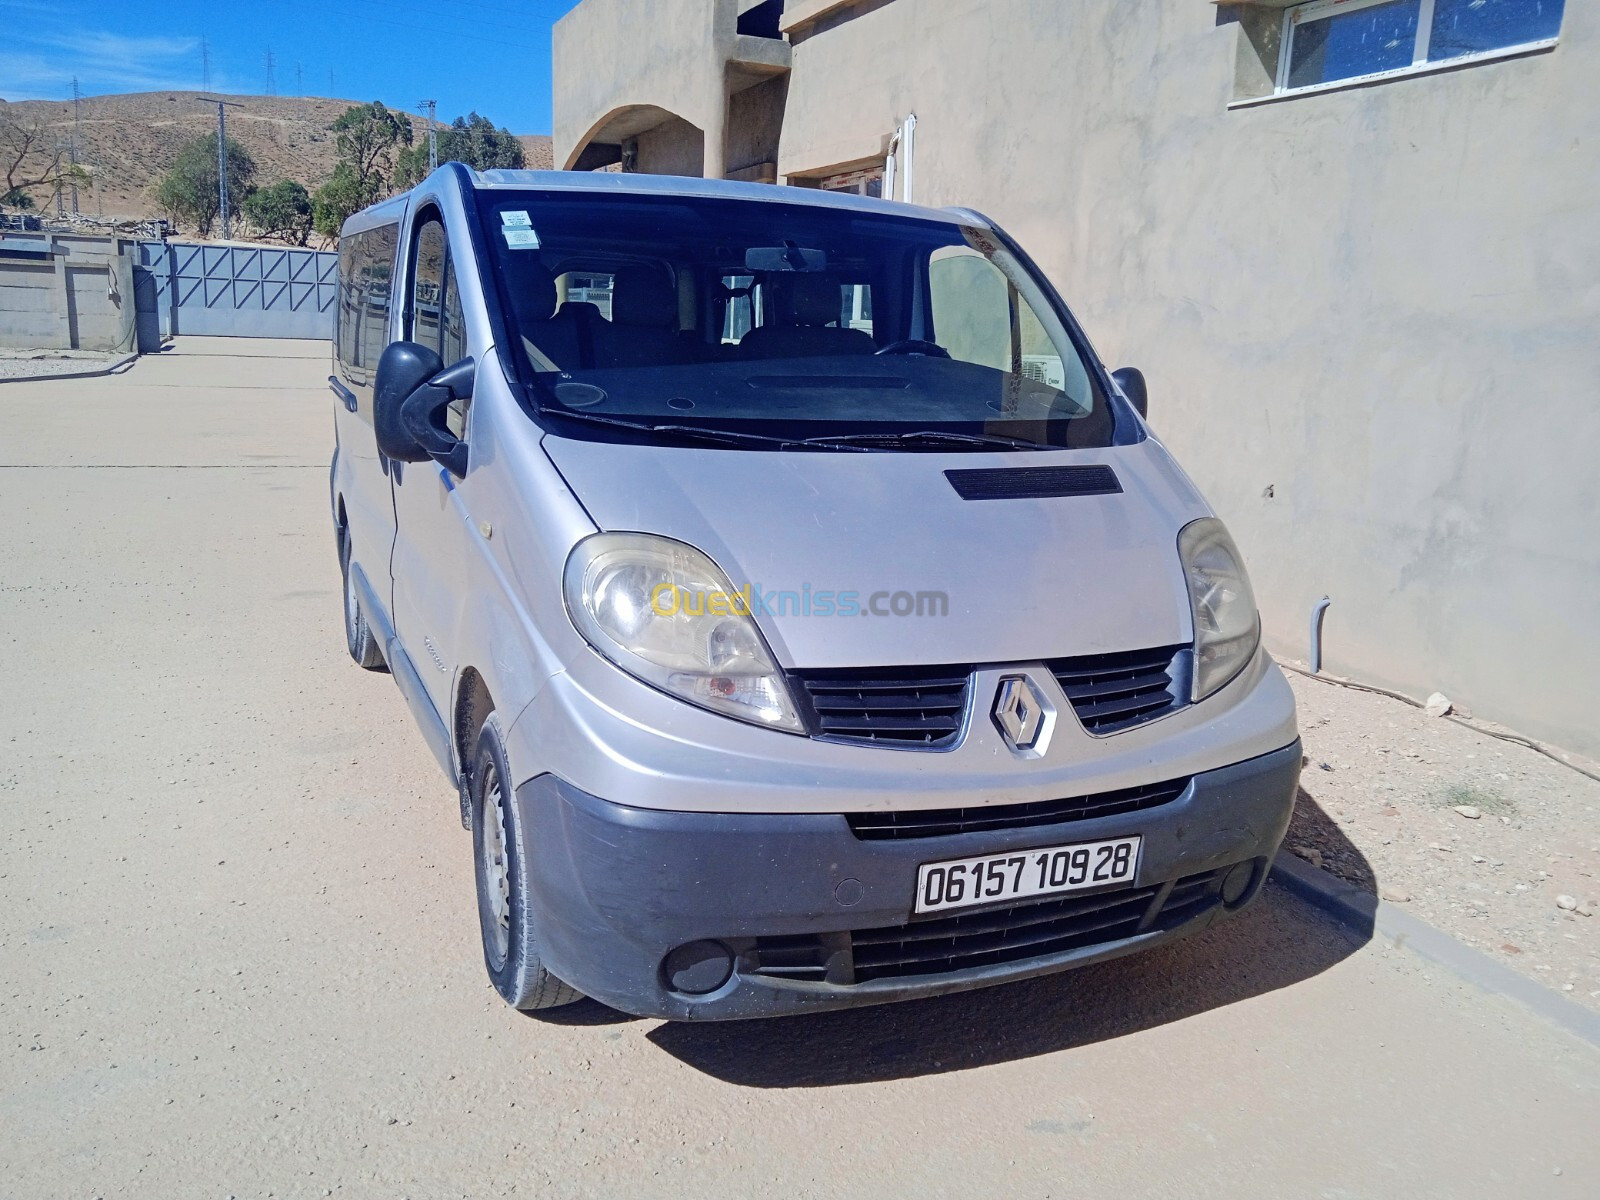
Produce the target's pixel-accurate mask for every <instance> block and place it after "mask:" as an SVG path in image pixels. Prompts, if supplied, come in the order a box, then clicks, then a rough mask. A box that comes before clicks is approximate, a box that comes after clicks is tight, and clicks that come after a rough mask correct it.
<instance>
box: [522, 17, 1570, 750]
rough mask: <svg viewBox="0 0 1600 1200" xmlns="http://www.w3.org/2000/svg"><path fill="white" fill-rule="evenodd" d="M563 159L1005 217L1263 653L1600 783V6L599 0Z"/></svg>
mask: <svg viewBox="0 0 1600 1200" xmlns="http://www.w3.org/2000/svg"><path fill="white" fill-rule="evenodd" d="M1563 8H1565V11H1563ZM913 117H914V120H913ZM554 154H555V162H556V164H557V165H558V166H561V167H565V168H569V169H596V168H609V169H613V170H614V169H618V168H619V167H620V169H622V170H627V171H651V172H665V173H676V174H691V175H699V174H705V175H712V176H725V177H727V178H732V179H746V180H762V181H772V182H781V183H787V184H794V185H800V186H806V187H826V188H840V189H845V190H851V191H859V192H864V193H867V194H871V195H878V194H882V195H884V196H889V197H892V198H896V199H905V198H912V199H914V200H915V201H916V202H917V203H919V204H928V205H957V204H959V205H963V206H968V207H972V208H976V209H979V210H981V211H983V212H985V213H987V214H988V215H990V216H992V217H994V218H995V219H996V220H998V221H1000V222H1001V223H1002V224H1003V225H1005V226H1006V227H1007V228H1008V229H1010V230H1011V231H1012V232H1013V233H1014V234H1016V235H1017V236H1018V238H1019V239H1020V240H1021V241H1022V242H1023V244H1024V245H1025V246H1027V247H1028V248H1029V249H1030V250H1031V252H1032V253H1033V254H1034V256H1035V257H1036V258H1038V259H1039V261H1040V263H1041V265H1042V266H1043V267H1044V268H1045V270H1046V271H1048V272H1049V273H1050V274H1051V276H1052V277H1053V278H1054V279H1055V280H1056V282H1057V283H1058V284H1059V285H1060V286H1061V290H1062V292H1063V294H1064V295H1065V296H1066V297H1067V299H1068V302H1069V303H1070V304H1072V305H1073V307H1074V309H1075V311H1076V312H1077V314H1078V316H1079V317H1080V319H1081V320H1082V321H1083V323H1084V325H1085V326H1086V328H1087V329H1088V331H1089V334H1090V336H1091V337H1092V338H1093V339H1094V341H1095V344H1096V346H1097V347H1098V348H1099V350H1100V352H1101V353H1102V354H1103V355H1104V356H1105V357H1106V359H1107V361H1108V365H1111V366H1117V365H1121V364H1123V363H1132V364H1134V365H1137V366H1140V367H1142V368H1143V369H1144V371H1145V373H1146V375H1147V376H1148V378H1149V381H1150V390H1151V422H1152V424H1153V426H1154V428H1155V429H1156V431H1157V432H1158V433H1159V435H1160V436H1161V437H1162V438H1163V439H1165V440H1166V441H1167V442H1168V443H1170V444H1171V445H1172V446H1173V447H1174V449H1175V450H1176V451H1177V452H1178V454H1179V457H1180V460H1181V461H1182V462H1183V463H1184V464H1185V466H1186V467H1187V468H1188V469H1189V470H1190V471H1192V472H1193V473H1194V474H1195V476H1196V481H1197V482H1198V483H1199V484H1200V486H1201V487H1202V488H1203V489H1204V491H1205V493H1206V495H1207V496H1208V497H1210V499H1211V500H1212V502H1213V503H1214V504H1215V505H1216V506H1217V507H1218V509H1219V510H1220V512H1221V514H1222V516H1223V517H1224V518H1225V519H1226V520H1227V522H1228V523H1229V525H1230V526H1231V528H1232V529H1233V532H1234V534H1235V536H1236V537H1237V539H1238V541H1239V542H1240V544H1241V545H1242V547H1243V548H1244V550H1245V553H1246V554H1247V556H1248V558H1249V562H1250V568H1251V572H1252V574H1253V577H1254V580H1255V585H1256V590H1257V593H1258V595H1259V599H1260V602H1261V607H1262V613H1263V618H1264V621H1265V626H1266V630H1267V636H1268V644H1269V645H1270V646H1272V647H1273V648H1274V649H1276V650H1278V651H1280V652H1287V653H1288V654H1290V655H1293V656H1297V657H1304V656H1305V653H1306V641H1307V633H1306V625H1307V618H1308V614H1309V613H1310V611H1311V608H1312V605H1313V603H1314V602H1315V601H1316V600H1317V599H1318V598H1319V597H1320V596H1322V595H1323V594H1324V593H1326V594H1328V595H1329V596H1331V597H1332V599H1333V605H1332V608H1331V609H1330V611H1329V614H1328V618H1327V622H1326V632H1325V643H1324V645H1325V661H1326V664H1327V667H1328V669H1330V670H1332V671H1335V672H1339V673H1344V674H1349V675H1352V676H1356V677H1359V678H1362V679H1365V680H1369V681H1373V682H1377V683H1381V684H1386V685H1389V686H1393V687H1396V688H1399V689H1402V690H1404V691H1406V692H1408V693H1410V694H1412V695H1416V696H1423V695H1426V694H1427V693H1429V692H1432V691H1434V690H1439V691H1443V692H1445V693H1446V694H1448V695H1449V696H1451V697H1452V698H1453V699H1454V700H1455V701H1456V702H1457V703H1458V704H1461V705H1463V706H1465V707H1467V708H1469V709H1471V710H1472V711H1473V712H1474V713H1475V714H1477V715H1480V716H1485V717H1490V718H1493V719H1496V720H1499V721H1503V722H1505V723H1506V724H1508V725H1511V726H1513V727H1515V728H1518V729H1520V730H1522V731H1524V732H1527V733H1530V734H1534V735H1537V736H1540V737H1544V738H1547V739H1550V740H1552V741H1554V742H1556V743H1558V744H1561V745H1564V746H1567V747H1569V748H1571V749H1574V750H1579V751H1582V752H1585V753H1588V754H1600V717H1597V714H1600V466H1597V459H1600V205H1597V203H1596V196H1597V195H1600V9H1597V7H1596V6H1595V5H1593V4H1579V3H1566V4H1565V5H1563V0H1314V2H1311V3H1302V4H1288V3H1285V2H1284V0H1257V2H1255V3H1242V4H1212V3H1207V2H1206V0H1071V2H1066V0H789V2H788V3H787V4H785V3H782V2H781V0H764V2H762V3H751V2H750V0H583V3H581V4H579V5H578V6H577V7H576V8H575V9H574V10H573V11H572V12H571V13H569V14H568V15H567V16H566V17H565V18H564V19H563V20H561V21H560V22H559V23H558V24H557V26H556V31H555V145H554ZM1071 619H1072V600H1071V597H1069V596H1068V597H1063V598H1062V620H1064V621H1070V620H1071Z"/></svg>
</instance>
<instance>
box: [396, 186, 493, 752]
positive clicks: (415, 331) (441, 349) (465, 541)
mask: <svg viewBox="0 0 1600 1200" xmlns="http://www.w3.org/2000/svg"><path fill="white" fill-rule="evenodd" d="M410 245H411V249H410V259H409V262H408V270H407V271H406V276H405V286H406V288H407V291H406V298H405V311H404V315H403V318H402V323H403V326H404V329H403V333H402V336H404V337H406V338H408V339H410V340H411V341H414V342H420V343H421V344H423V345H425V346H427V347H429V348H430V349H433V350H436V351H437V352H438V354H439V357H440V358H441V359H442V360H443V361H444V364H445V365H446V366H450V365H451V364H453V363H456V362H459V361H460V360H461V359H463V358H465V357H466V354H467V349H466V335H465V331H464V329H463V326H462V320H461V297H460V292H459V291H458V290H457V288H456V281H455V271H454V264H453V263H452V262H451V261H450V254H449V241H448V239H447V238H446V236H445V227H444V224H443V221H442V220H441V218H440V216H439V213H438V211H437V210H436V209H429V208H425V209H423V210H422V212H421V213H420V215H418V216H417V218H416V225H415V236H414V237H413V238H412V239H411V243H410ZM466 408H467V406H466V405H465V404H461V403H458V404H457V405H456V407H455V408H453V409H452V411H451V416H450V424H451V426H452V429H453V432H455V433H456V435H457V436H458V437H461V438H463V439H465V438H466V420H467V411H466ZM392 478H393V480H394V513H395V539H394V559H393V563H392V568H393V574H394V622H395V631H396V633H398V634H399V637H400V641H401V644H402V645H404V646H405V648H406V651H407V652H408V653H409V654H410V656H411V661H412V665H413V666H414V667H415V668H416V670H417V674H418V675H419V676H421V678H422V681H423V685H424V686H425V687H426V688H427V691H428V696H429V698H430V699H431V700H432V701H433V704H434V708H435V709H436V710H437V711H438V713H439V715H440V717H441V718H442V719H443V720H444V721H445V723H446V725H448V724H449V723H450V702H451V696H452V690H453V686H454V682H455V673H456V669H457V666H458V662H457V652H458V646H457V638H456V626H457V622H458V621H459V619H460V614H461V611H462V609H463V607H464V606H463V595H462V588H463V583H464V581H465V580H466V579H469V578H472V577H473V575H472V573H471V572H469V571H468V569H467V567H468V556H469V555H471V554H473V553H474V552H475V551H474V546H473V539H474V538H475V537H476V536H477V535H476V534H475V533H474V531H473V528H472V524H471V515H470V514H469V513H468V511H467V507H466V504H465V503H464V501H463V498H462V496H461V493H460V492H459V491H457V489H456V484H457V483H458V482H459V481H458V480H457V479H456V478H455V477H454V476H452V475H451V474H450V473H449V472H448V471H447V470H445V469H444V468H443V467H441V466H440V465H439V464H438V463H436V462H433V461H432V460H431V459H430V460H426V461H424V462H417V463H395V464H394V466H393V470H392Z"/></svg>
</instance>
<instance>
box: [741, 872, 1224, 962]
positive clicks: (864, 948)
mask: <svg viewBox="0 0 1600 1200" xmlns="http://www.w3.org/2000/svg"><path fill="white" fill-rule="evenodd" d="M1226 873H1227V868H1218V869H1216V870H1214V871H1206V872H1204V873H1202V874H1198V875H1189V876H1186V877H1184V878H1183V879H1180V880H1178V882H1177V883H1175V884H1173V885H1172V889H1171V891H1170V892H1168V893H1167V895H1166V896H1165V898H1162V894H1161V893H1162V885H1160V884H1157V885H1155V886H1152V887H1138V888H1120V889H1118V890H1116V891H1112V892H1098V893H1095V894H1093V895H1087V896H1064V897H1061V898H1059V899H1055V900H1043V901H1034V902H1031V903H1028V904H1019V905H1016V906H1015V907H1012V908H1001V909H990V910H988V911H983V912H971V913H962V914H959V915H956V916H946V917H934V918H931V919H929V920H924V921H912V922H910V923H908V924H905V925H891V926H888V927H886V928H883V929H857V930H854V931H852V932H850V933H848V934H822V935H816V934H800V935H788V936H784V937H761V938H756V939H755V943H756V944H755V949H754V950H753V951H752V952H751V953H750V954H749V955H748V956H747V958H746V961H745V963H744V965H743V967H742V968H741V969H742V970H743V971H744V973H746V974H750V975H764V976H769V977H778V978H784V979H809V980H815V981H821V980H823V979H827V978H831V979H833V980H834V981H835V982H839V983H849V982H855V983H866V982H867V981H869V980H873V979H890V978H901V977H905V976H914V975H938V974H943V973H945V972H950V971H964V970H969V969H972V968H976V967H986V966H993V965H995V964H998V963H1009V962H1022V961H1025V960H1027V959H1031V958H1043V957H1045V956H1046V955H1051V954H1059V953H1061V952H1063V951H1067V950H1078V949H1083V948H1085V947H1088V946H1099V945H1103V944H1105V943H1107V942H1114V941H1121V940H1122V939H1124V938H1130V937H1133V936H1134V935H1135V934H1138V933H1148V932H1153V931H1165V930H1169V929H1175V928H1177V927H1178V926H1179V925H1181V924H1183V923H1184V922H1185V921H1188V920H1190V919H1191V918H1193V917H1196V916H1199V915H1200V914H1202V913H1204V912H1205V911H1206V910H1208V909H1210V908H1212V907H1214V906H1215V905H1216V904H1218V903H1219V901H1220V890H1221V886H1222V877H1223V876H1224V875H1225V874H1226ZM1158 900H1159V901H1160V905H1161V907H1160V910H1159V911H1157V912H1154V913H1152V911H1151V909H1152V906H1153V905H1154V904H1155V903H1156V902H1157V901H1158ZM846 939H847V942H848V944H847V946H846V945H845V942H846ZM846 950H847V951H848V953H847V954H846V953H844V952H845V951H846ZM830 955H832V961H833V963H834V966H833V974H832V975H831V976H830V974H829V969H828V966H827V964H828V963H829V961H830Z"/></svg>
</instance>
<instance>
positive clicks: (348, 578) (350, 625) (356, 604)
mask: <svg viewBox="0 0 1600 1200" xmlns="http://www.w3.org/2000/svg"><path fill="white" fill-rule="evenodd" d="M360 619H361V601H359V600H357V599H356V579H355V574H354V573H353V572H352V571H351V570H350V567H349V564H348V563H347V564H346V565H345V569H344V632H345V637H347V638H349V639H350V645H351V646H352V647H354V646H355V644H356V625H357V622H358V621H360Z"/></svg>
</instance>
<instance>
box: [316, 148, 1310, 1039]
mask: <svg viewBox="0 0 1600 1200" xmlns="http://www.w3.org/2000/svg"><path fill="white" fill-rule="evenodd" d="M330 384H331V386H332V390H333V392H334V394H335V395H336V397H337V399H338V404H337V405H336V407H335V410H334V417H335V431H336V434H337V448H336V450H335V453H334V459H333V467H332V497H331V499H332V512H333V521H334V528H335V532H336V535H337V542H338V551H339V561H340V563H341V566H342V568H343V573H344V616H345V632H346V636H347V640H348V645H349V651H350V654H351V656H352V657H353V658H354V659H355V660H356V661H357V662H358V663H360V664H361V665H362V666H364V667H368V668H372V669H376V670H381V669H384V668H387V670H388V671H389V672H390V673H391V674H392V676H393V678H394V681H395V682H396V683H397V684H398V685H399V687H400V691H401V692H402V694H403V695H404V697H405V699H406V702H407V704H408V705H409V707H410V709H411V711H412V713H413V714H414V716H415V718H416V721H417V724H418V725H419V726H420V727H421V729H422V733H423V736H424V738H425V739H426V740H427V743H428V745H429V746H430V747H431V749H432V751H433V753H434V756H435V757H436V758H437V759H438V762H439V765H440V767H442V768H443V769H444V772H445V773H446V775H447V776H449V778H450V779H451V780H452V781H453V782H455V783H456V785H457V786H458V789H459V797H460V805H461V818H462V822H463V824H464V825H465V826H466V827H467V828H469V829H470V830H471V831H472V839H473V847H474V853H475V859H476V866H477V870H476V878H477V897H478V911H479V916H480V924H481V927H482V928H481V932H482V938H483V949H484V958H485V961H486V964H487V966H488V971H489V976H490V978H491V979H492V980H493V982H494V986H495V988H496V989H497V990H498V991H499V993H500V994H501V995H502V996H503V997H504V998H505V1000H506V1002H507V1003H508V1004H511V1005H514V1006H516V1007H518V1008H522V1009H534V1008H542V1007H548V1006H552V1005H559V1004H563V1003H567V1002H570V1001H572V1000H575V999H577V998H578V997H579V996H580V995H587V996H591V997H593V998H595V999H597V1000H600V1001H603V1002H604V1003H605V1004H608V1005H611V1006H614V1007H616V1008H618V1009H621V1010H624V1011H626V1012H629V1013H634V1014H639V1015H647V1016H656V1017H667V1018H675V1019H681V1020H714V1019H722V1018H733V1017H754V1016H765V1015H773V1014H782V1013H795V1012H804V1011H813V1010H821V1009H828V1008H837V1007H842V1006H848V1005H857V1004H870V1003H877V1002H880V1001H885V1000H899V999H907V998H911V997H918V996H931V995H937V994H941V993H947V992H955V991H960V990H963V989H969V988H976V987H981V986H984V985H988V984H995V983H1003V982H1006V981H1009V980H1017V979H1025V978H1029V977H1032V976H1038V975H1043V974H1046V973H1048V972H1054V971H1060V970H1062V969H1064V968H1068V967H1073V966H1078V965H1081V964H1084V963H1090V962H1095V961H1099V960H1102V959H1106V958H1110V957H1113V956H1116V955H1121V954H1126V953H1129V952H1130V951H1134V950H1139V949H1143V948H1148V947H1151V946H1156V945H1159V944H1161V943H1162V942H1165V941H1167V940H1169V939H1172V938H1176V937H1179V936H1182V935H1184V934H1189V933H1192V932H1195V931H1197V930H1200V929H1203V928H1205V927H1207V926H1208V925H1210V924H1211V923H1212V922H1214V921H1217V920H1220V919H1223V918H1225V917H1227V916H1229V915H1230V914H1232V913H1235V912H1237V911H1238V910H1239V909H1240V908H1241V907H1243V906H1244V905H1245V904H1247V903H1249V902H1250V900H1251V899H1252V898H1253V897H1254V896H1255V895H1256V893H1257V892H1258V891H1259V890H1260V888H1261V886H1262V883H1263V880H1264V879H1265V877H1266V874H1267V870H1268V867H1269V864H1270V863H1271V860H1272V856H1273V854H1274V852H1275V851H1276V850H1277V848H1278V846H1279V843H1280V842H1281V840H1282V838H1283V835H1284V831H1285V828H1286V826H1287V823H1288V820H1289V813H1290V809H1291V806H1292V804H1293V799H1294V795H1295V788H1296V782H1297V779H1298V775H1299V770H1300V746H1299V741H1298V736H1297V732H1296V727H1295V712H1294V702H1293V697H1292V695H1291V693H1290V690H1289V688H1288V686H1287V684H1286V683H1285V681H1284V679H1283V677H1282V676H1281V675H1280V674H1279V672H1278V670H1277V668H1276V667H1275V666H1274V665H1273V664H1272V662H1271V661H1270V660H1269V659H1268V657H1267V655H1266V654H1265V652H1264V651H1263V650H1262V648H1261V645H1260V635H1259V623H1258V619H1257V613H1256V606H1255V602H1254V599H1253V598H1252V595H1251V590H1250V584H1249V582H1248V579H1247V577H1246V574H1245V569H1244V564H1243V562H1242V561H1241V559H1240V555H1239V551H1238V549H1237V547H1236V546H1235V545H1234V543H1233V541H1232V540H1231V539H1230V538H1229V535H1228V531H1227V530H1226V529H1225V528H1224V527H1223V525H1222V523H1221V522H1220V521H1219V520H1218V519H1217V518H1216V516H1215V514H1213V513H1212V511H1211V509H1210V508H1208V507H1207V505H1206V502H1205V500H1204V499H1203V498H1202V497H1201V496H1200V494H1199V493H1198V492H1197V491H1196V489H1195V487H1194V485H1193V484H1192V483H1191V482H1190V481H1189V479H1188V478H1187V477H1186V476H1185V475H1184V473H1183V471H1182V470H1180V469H1179V467H1178V466H1177V464H1176V463H1174V461H1173V460H1172V457H1171V456H1170V455H1169V454H1168V452H1167V450H1166V449H1165V448H1164V447H1163V446H1162V445H1161V443H1160V442H1159V441H1158V440H1157V439H1156V438H1155V437H1154V436H1153V435H1152V434H1151V432H1150V429H1149V427H1148V426H1147V425H1146V423H1145V420H1144V414H1145V408H1146V398H1145V390H1144V381H1143V378H1142V377H1141V376H1140V374H1139V373H1138V372H1137V371H1134V370H1131V369H1125V370H1121V371H1117V372H1108V371H1107V370H1106V368H1105V367H1104V366H1103V365H1102V364H1101V362H1100V360H1099V359H1098V358H1097V357H1096V355H1095V353H1094V351H1093V349H1092V348H1091V347H1090V344H1089V342H1088V340H1087V338H1086V337H1085V336H1084V333H1083V331H1082V330H1081V329H1080V328H1079V327H1078V324H1077V322H1076V321H1074V319H1073V317H1072V314H1071V313H1070V312H1069V311H1068V309H1067V307H1066V305H1065V304H1064V303H1063V302H1062V300H1061V298H1060V296H1058V295H1057V294H1056V291H1055V289H1054V288H1053V287H1052V286H1051V284H1050V281H1049V280H1048V279H1046V278H1045V277H1044V276H1043V275H1042V274H1041V273H1040V271H1039V270H1038V268H1037V267H1035V266H1034V264H1033V263H1032V262H1031V261H1030V260H1029V258H1028V256H1027V255H1026V254H1025V253H1024V252H1023V250H1022V249H1021V248H1020V247H1019V246H1018V245H1017V244H1016V243H1015V242H1014V241H1013V240H1012V239H1011V238H1010V237H1009V236H1008V235H1007V234H1006V233H1005V231H1004V230H1002V229H1000V228H999V227H997V226H996V225H995V223H994V222H992V221H990V220H987V219H986V218H984V217H983V216H980V215H979V214H977V213H975V212H970V211H964V210H933V209H926V208H918V207H913V206H909V205H904V204H896V203H888V202H884V201H880V200H874V199H868V198H863V197H857V196H846V195H838V194H834V193H830V192H825V191H820V190H808V189H801V188H789V187H772V186H767V185H760V184H739V183H724V182H715V181H708V180H699V179H676V178H665V177H651V176H643V175H632V174H584V173H575V172H561V173H539V172H522V171H488V172H483V173H475V172H473V171H471V170H469V169H467V168H466V167H463V166H461V165H460V164H455V163H452V164H447V165H445V166H443V167H440V168H439V169H438V170H437V171H436V172H435V173H433V174H432V175H431V176H430V177H429V178H428V179H427V180H425V181H424V182H423V183H421V184H420V185H419V186H417V187H415V188H413V189H412V190H411V191H409V192H407V193H406V194H404V195H402V196H398V197H396V198H394V199H391V200H387V201H384V202H383V203H381V204H378V205H375V206H374V207H372V208H369V209H367V210H366V211H364V212H361V213H359V214H357V215H355V216H353V217H351V218H350V220H349V221H348V222H347V223H346V224H345V227H344V231H343V235H342V237H341V240H340V245H339V300H338V318H337V339H336V348H335V364H334V374H333V375H332V376H331V377H330Z"/></svg>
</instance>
